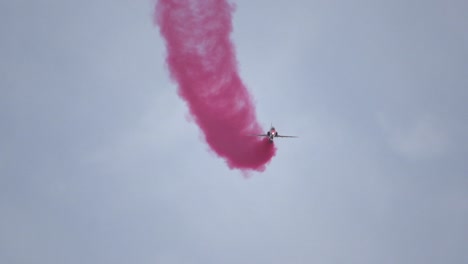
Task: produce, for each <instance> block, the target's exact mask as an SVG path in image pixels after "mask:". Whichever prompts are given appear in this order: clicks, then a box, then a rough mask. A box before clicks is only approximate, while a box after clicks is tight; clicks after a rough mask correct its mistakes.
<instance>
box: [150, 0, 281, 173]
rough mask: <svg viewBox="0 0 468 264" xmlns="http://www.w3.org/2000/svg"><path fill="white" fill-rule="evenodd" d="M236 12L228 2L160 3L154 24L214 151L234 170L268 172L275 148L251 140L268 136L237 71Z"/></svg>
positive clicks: (180, 90) (187, 0) (173, 72)
mask: <svg viewBox="0 0 468 264" xmlns="http://www.w3.org/2000/svg"><path fill="white" fill-rule="evenodd" d="M232 12H233V7H232V6H231V5H230V4H229V3H228V2H227V1H226V0H159V1H158V3H157V5H156V12H155V22H156V23H157V25H159V28H160V31H161V35H162V36H163V37H164V39H165V41H166V46H167V53H168V55H167V64H168V66H169V71H170V74H171V78H172V79H174V80H175V81H176V82H177V83H178V93H179V95H180V96H181V97H182V98H183V99H184V100H185V101H186V102H187V105H188V107H189V109H190V114H191V115H192V117H193V118H194V120H195V122H196V123H197V124H198V126H199V127H200V129H201V130H202V131H203V134H204V136H205V140H206V142H207V143H208V144H209V146H210V148H211V149H212V150H213V151H214V152H215V153H216V154H217V155H219V156H221V157H223V158H224V159H225V160H226V162H227V164H228V165H229V167H230V168H231V169H233V168H235V169H240V170H243V171H247V170H257V171H263V170H265V164H267V163H268V162H269V161H270V160H271V158H272V157H273V156H274V155H275V152H276V148H275V147H274V145H273V144H271V143H269V142H268V139H264V138H259V137H253V136H249V135H251V134H258V133H264V132H263V131H262V130H261V127H260V125H259V123H258V121H257V119H256V115H255V106H254V104H253V102H252V98H251V96H250V94H249V92H248V90H247V88H246V87H245V85H244V84H243V83H242V80H241V79H240V77H239V74H238V72H237V60H236V57H235V51H234V47H233V44H232V43H231V40H230V37H229V35H230V33H231V31H232V22H231V13H232Z"/></svg>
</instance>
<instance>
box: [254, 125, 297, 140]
mask: <svg viewBox="0 0 468 264" xmlns="http://www.w3.org/2000/svg"><path fill="white" fill-rule="evenodd" d="M254 136H257V137H268V139H269V140H270V142H271V143H273V139H274V138H275V137H283V138H297V137H296V136H283V135H280V134H278V131H276V129H275V127H274V126H273V125H271V128H270V130H268V131H267V132H266V134H261V135H254Z"/></svg>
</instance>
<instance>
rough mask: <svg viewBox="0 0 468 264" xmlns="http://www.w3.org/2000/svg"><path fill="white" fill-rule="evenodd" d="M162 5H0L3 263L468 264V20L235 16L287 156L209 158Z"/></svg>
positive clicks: (245, 70)
mask: <svg viewBox="0 0 468 264" xmlns="http://www.w3.org/2000/svg"><path fill="white" fill-rule="evenodd" d="M152 2H153V1H109V0H101V1H91V0H85V1H78V2H77V1H63V0H61V1H59V0H55V1H54V0H44V1H7V0H5V1H1V2H0V33H1V36H2V37H1V41H0V58H1V60H0V91H1V96H0V263H48V264H49V263H389V264H390V263H408V264H409V263H460V264H461V263H468V253H467V252H466V245H467V244H468V226H467V224H466V223H468V191H467V190H468V168H467V160H466V157H467V155H468V151H467V150H468V140H467V136H466V135H468V107H467V106H466V102H467V101H468V89H467V88H468V78H467V72H468V30H467V28H468V17H467V16H466V13H467V12H468V4H467V3H466V2H465V1H455V0H454V1H266V0H265V1H258V0H256V1H237V2H236V3H237V10H236V12H235V13H234V16H233V17H234V32H233V41H234V43H235V46H236V50H237V57H238V60H239V69H240V73H241V76H242V78H243V80H244V82H245V83H246V84H247V86H248V87H249V89H250V90H251V91H252V94H253V96H254V98H255V101H256V105H257V113H258V118H259V120H261V122H262V124H263V125H264V126H265V128H267V127H268V125H269V123H270V122H273V123H274V124H275V126H276V127H277V128H278V130H279V131H280V133H281V132H283V133H285V134H297V135H299V136H300V138H299V139H295V140H277V141H276V144H277V145H278V149H279V150H278V153H277V155H276V157H274V159H273V161H272V162H271V164H269V166H268V168H267V170H266V172H264V173H262V174H258V173H254V174H253V175H252V177H251V178H250V179H244V178H243V177H242V175H241V174H240V173H239V172H238V171H231V170H229V169H228V168H227V166H226V165H225V164H224V161H223V160H221V159H219V158H217V157H215V155H214V154H213V153H211V152H210V151H209V150H208V147H207V145H206V144H205V143H203V142H202V140H200V139H201V135H200V132H199V130H198V128H197V127H196V126H195V124H194V123H190V122H187V120H188V119H189V118H188V117H187V108H186V106H185V104H184V102H183V101H182V100H181V99H179V98H178V97H177V94H176V92H175V90H176V87H175V84H174V83H172V82H171V81H170V80H169V78H168V73H167V69H166V68H165V65H164V56H165V48H164V43H163V41H162V39H161V37H160V35H159V32H158V29H157V28H156V27H154V26H153V25H152V18H151V16H152V11H153V10H152V9H153V3H152Z"/></svg>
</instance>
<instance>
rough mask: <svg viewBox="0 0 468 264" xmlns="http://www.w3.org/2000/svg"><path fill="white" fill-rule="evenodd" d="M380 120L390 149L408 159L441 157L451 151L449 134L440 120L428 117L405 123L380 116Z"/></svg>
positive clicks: (413, 119)
mask: <svg viewBox="0 0 468 264" xmlns="http://www.w3.org/2000/svg"><path fill="white" fill-rule="evenodd" d="M378 119H379V124H380V126H381V128H382V130H383V132H384V135H385V136H386V140H387V142H388V145H389V147H390V148H391V149H392V150H393V151H395V152H396V153H398V154H399V155H401V156H403V157H405V158H407V159H410V160H421V159H430V158H436V157H441V156H443V155H444V154H446V153H447V151H448V149H449V144H450V137H449V133H448V131H447V130H446V128H445V126H444V124H443V121H442V120H441V119H440V118H437V117H435V116H432V115H426V116H419V117H416V118H412V119H411V120H410V121H409V122H404V121H402V120H401V119H400V120H394V119H392V118H389V116H386V115H380V116H379V117H378Z"/></svg>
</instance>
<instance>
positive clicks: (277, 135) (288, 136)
mask: <svg viewBox="0 0 468 264" xmlns="http://www.w3.org/2000/svg"><path fill="white" fill-rule="evenodd" d="M277 137H284V138H297V137H296V136H281V135H277Z"/></svg>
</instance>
